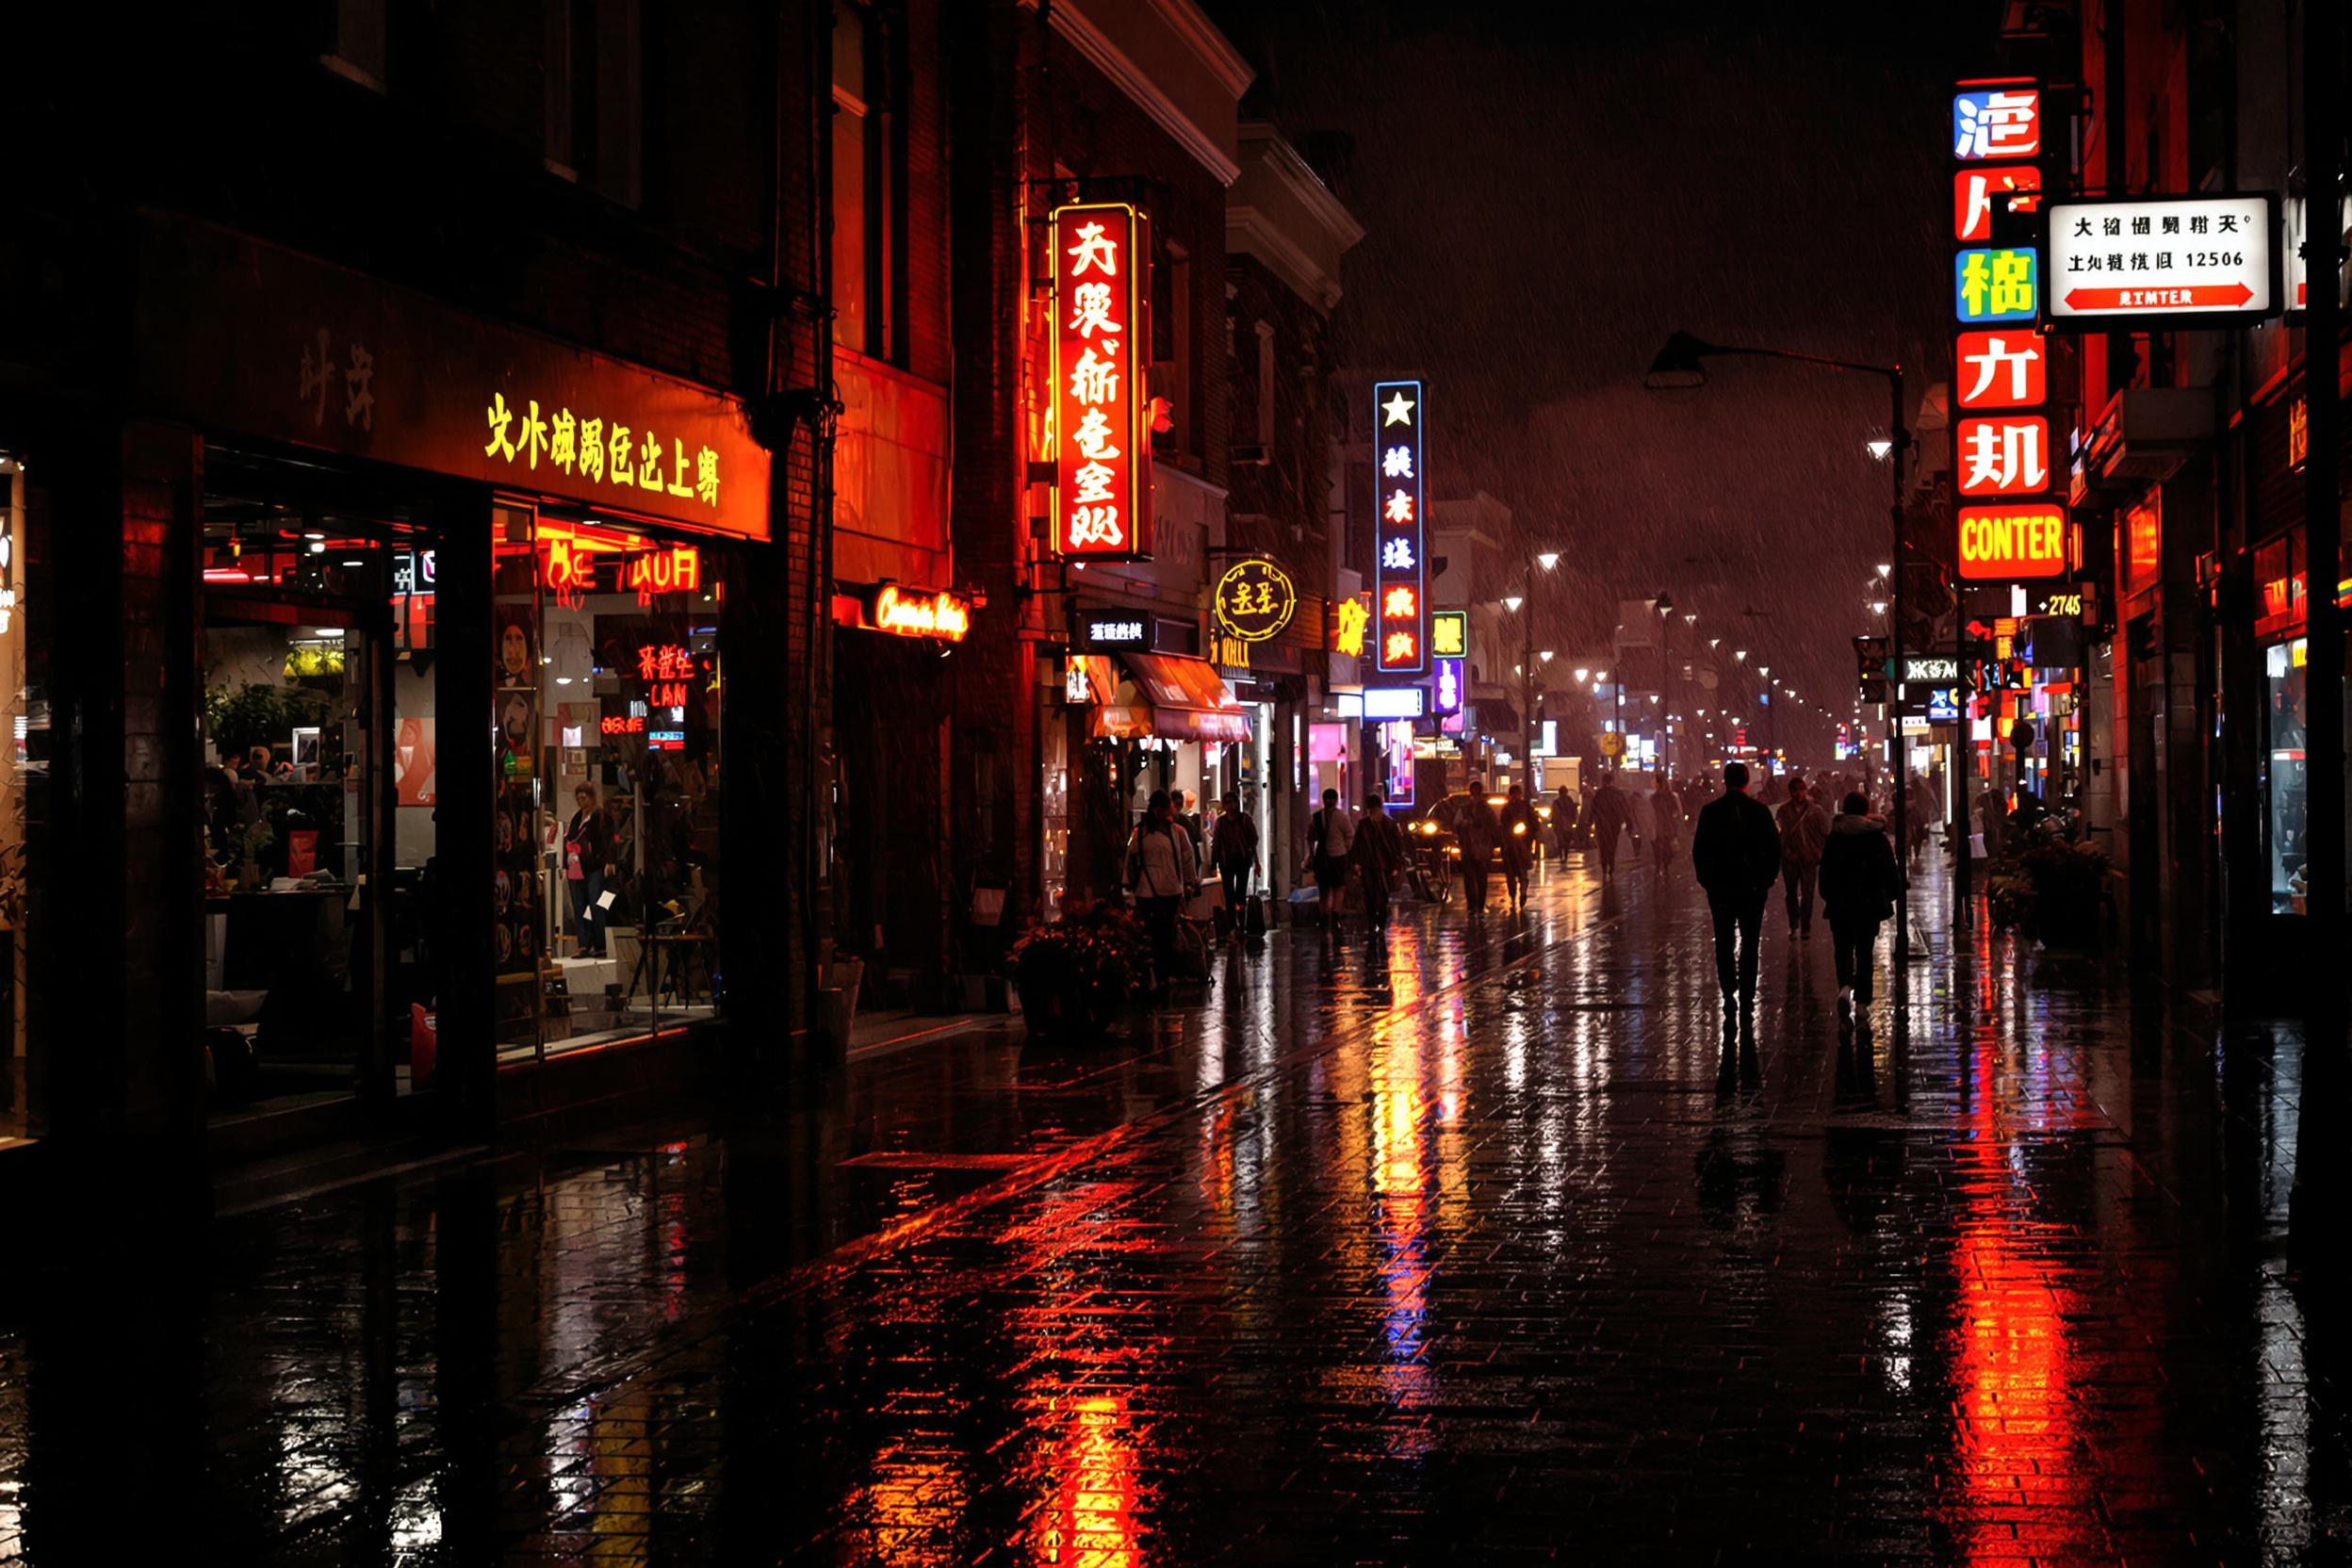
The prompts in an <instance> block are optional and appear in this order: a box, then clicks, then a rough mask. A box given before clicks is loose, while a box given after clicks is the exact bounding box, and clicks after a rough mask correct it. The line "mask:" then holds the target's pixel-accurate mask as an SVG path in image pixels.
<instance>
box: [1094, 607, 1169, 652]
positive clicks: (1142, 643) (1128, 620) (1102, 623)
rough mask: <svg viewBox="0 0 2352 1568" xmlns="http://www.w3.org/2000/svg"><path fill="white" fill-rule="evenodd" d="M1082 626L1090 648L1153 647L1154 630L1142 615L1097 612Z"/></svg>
mask: <svg viewBox="0 0 2352 1568" xmlns="http://www.w3.org/2000/svg"><path fill="white" fill-rule="evenodd" d="M1081 625H1082V627H1083V629H1084V630H1085V633H1086V646H1088V647H1090V648H1148V647H1150V646H1151V645H1152V628H1151V627H1150V625H1149V624H1147V623H1146V622H1145V620H1144V618H1143V617H1142V616H1141V615H1134V614H1128V613H1123V612H1120V613H1107V614H1106V613H1093V614H1089V615H1087V616H1086V617H1085V618H1084V619H1083V621H1082V622H1081Z"/></svg>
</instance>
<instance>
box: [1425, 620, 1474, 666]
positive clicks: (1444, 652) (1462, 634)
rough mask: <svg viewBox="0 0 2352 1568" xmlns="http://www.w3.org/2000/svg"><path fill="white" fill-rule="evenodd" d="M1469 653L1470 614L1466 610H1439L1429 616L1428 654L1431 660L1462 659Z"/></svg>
mask: <svg viewBox="0 0 2352 1568" xmlns="http://www.w3.org/2000/svg"><path fill="white" fill-rule="evenodd" d="M1469 653H1470V613H1469V612H1468V611H1467V610H1439V611H1435V612H1432V613H1431V614H1430V616H1429V654H1430V656H1431V657H1432V658H1445V659H1462V658H1467V657H1468V656H1469Z"/></svg>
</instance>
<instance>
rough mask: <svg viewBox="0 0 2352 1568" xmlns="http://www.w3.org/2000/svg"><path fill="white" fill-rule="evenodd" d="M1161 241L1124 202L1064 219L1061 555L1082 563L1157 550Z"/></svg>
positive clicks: (1057, 333)
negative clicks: (1152, 396)
mask: <svg viewBox="0 0 2352 1568" xmlns="http://www.w3.org/2000/svg"><path fill="white" fill-rule="evenodd" d="M1150 237H1151V224H1150V221H1149V220H1147V219H1146V218H1145V217H1144V216H1143V214H1141V213H1139V212H1137V211H1136V210H1135V208H1133V207H1131V206H1128V205H1125V204H1121V203H1087V204H1080V205H1075V206H1066V207H1057V208H1055V209H1054V229H1053V238H1052V240H1051V244H1052V247H1053V254H1054V346H1053V350H1052V352H1051V355H1050V358H1051V360H1052V364H1053V376H1054V388H1053V397H1052V399H1051V406H1052V409H1053V417H1054V507H1053V517H1054V523H1053V546H1054V554H1056V555H1059V556H1064V557H1067V558H1070V559H1072V560H1082V561H1140V560H1144V559H1147V558H1148V557H1149V556H1150V555H1151V553H1152V519H1151V507H1152V482H1151V468H1150V464H1151V455H1152V448H1151V440H1152V433H1151V429H1150V424H1149V420H1148V417H1147V410H1148V408H1149V406H1150V405H1149V401H1148V400H1147V399H1146V397H1145V395H1144V387H1143V384H1142V381H1143V371H1142V367H1143V365H1144V364H1145V363H1146V362H1147V360H1148V358H1149V354H1150V346H1151V341H1152V339H1151V335H1150V330H1151V323H1150V321H1149V320H1148V319H1147V318H1146V315H1145V313H1146V312H1147V311H1148V310H1149V309H1150V308H1151V299H1152V296H1151V292H1150V290H1149V289H1148V287H1147V286H1146V285H1147V283H1148V282H1149V279H1150V268H1151V265H1152V246H1151V238H1150ZM1138 345H1140V347H1138Z"/></svg>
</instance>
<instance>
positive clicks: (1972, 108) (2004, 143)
mask: <svg viewBox="0 0 2352 1568" xmlns="http://www.w3.org/2000/svg"><path fill="white" fill-rule="evenodd" d="M2041 151H2042V90H2041V89H2040V87H2038V86H2037V85H2035V84H2034V83H2031V82H1997V83H1967V82H1964V83H1962V84H1961V90H1960V91H1959V92H1956V93H1954V94H1953V95H1952V156H1953V157H1955V158H1958V159H1960V160H1962V161H1963V162H1968V163H1983V162H1987V161H1995V162H1997V161H1999V160H2001V159H2002V158H2032V157H2038V156H2039V155H2041Z"/></svg>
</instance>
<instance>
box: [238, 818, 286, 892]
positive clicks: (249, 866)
mask: <svg viewBox="0 0 2352 1568" xmlns="http://www.w3.org/2000/svg"><path fill="white" fill-rule="evenodd" d="M277 841H278V835H277V831H276V830H275V829H274V828H272V827H271V826H270V819H269V818H267V817H264V818H261V819H260V820H258V821H255V822H250V823H247V824H246V825H245V828H244V831H243V832H241V833H239V834H238V835H237V844H238V847H239V848H240V849H242V850H243V852H244V862H245V863H244V868H243V870H242V871H240V872H239V873H238V875H237V881H238V885H239V886H241V887H243V888H244V890H246V891H247V892H249V893H257V892H259V891H261V890H262V886H263V877H262V874H261V858H262V857H263V856H265V855H267V854H269V853H270V845H271V844H274V843H276V842H277Z"/></svg>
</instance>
